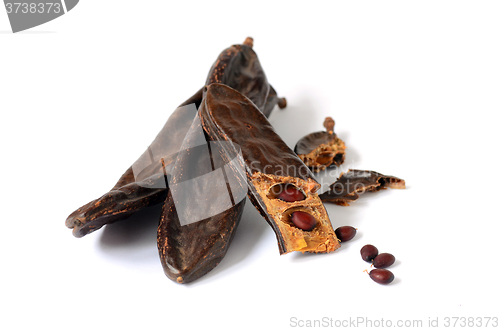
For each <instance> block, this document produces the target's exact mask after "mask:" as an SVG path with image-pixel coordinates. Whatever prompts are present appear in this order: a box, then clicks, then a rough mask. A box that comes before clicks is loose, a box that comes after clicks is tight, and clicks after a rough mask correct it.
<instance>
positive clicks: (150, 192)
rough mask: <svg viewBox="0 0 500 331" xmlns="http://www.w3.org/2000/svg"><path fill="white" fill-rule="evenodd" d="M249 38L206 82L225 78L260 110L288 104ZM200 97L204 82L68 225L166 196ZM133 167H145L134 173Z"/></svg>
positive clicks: (106, 218) (81, 228) (119, 215)
mask: <svg viewBox="0 0 500 331" xmlns="http://www.w3.org/2000/svg"><path fill="white" fill-rule="evenodd" d="M249 39H250V38H247V40H246V41H245V43H244V44H242V45H233V46H231V47H229V48H227V49H225V50H224V51H223V52H222V53H221V54H220V55H219V57H218V58H217V60H216V61H215V63H214V65H213V66H212V68H211V69H210V72H209V75H208V78H207V82H206V83H211V82H218V83H224V84H228V85H229V86H232V87H233V88H235V89H236V90H239V91H244V93H247V94H248V95H249V96H250V98H251V100H252V101H253V102H254V103H255V105H256V106H257V107H259V109H260V110H261V111H263V112H265V113H267V115H269V114H270V112H271V110H272V109H273V108H274V106H275V105H276V104H280V107H281V106H282V105H283V104H284V99H279V98H278V97H277V95H276V91H275V90H274V89H273V88H272V87H271V86H270V85H269V83H268V81H267V78H266V76H265V74H264V71H263V70H262V67H261V66H260V62H259V60H258V58H257V55H256V53H255V52H254V51H253V49H252V43H251V40H250V42H249ZM202 98H203V88H202V89H200V90H199V91H198V92H196V93H195V94H194V95H193V96H192V97H190V98H189V99H188V100H186V101H185V102H184V103H182V104H181V105H180V106H179V108H177V109H176V111H175V112H174V113H173V114H172V115H171V116H170V117H169V119H168V120H167V122H166V123H165V126H164V127H163V128H162V130H161V131H160V133H159V134H158V136H157V137H156V138H155V140H154V141H153V142H152V144H151V145H150V147H149V148H148V150H147V151H145V152H144V153H143V154H142V155H141V157H139V159H137V161H136V162H135V163H134V164H133V165H132V166H131V167H130V168H129V169H128V170H127V171H126V172H125V173H124V174H123V175H122V176H121V177H120V179H119V180H118V182H117V183H116V184H115V186H114V187H113V188H112V189H111V190H110V191H109V192H107V193H106V194H104V195H103V196H101V197H100V198H98V199H96V200H93V201H91V202H89V203H87V204H86V205H84V206H82V207H80V208H78V209H77V210H75V211H74V212H73V213H72V214H71V215H69V216H68V218H67V220H66V226H67V227H69V228H71V229H73V235H74V236H75V237H83V236H85V235H86V234H88V233H91V232H93V231H95V230H98V229H99V228H101V227H102V226H103V225H105V224H109V223H113V222H116V221H121V220H125V219H127V218H128V217H130V216H131V215H132V214H134V213H135V212H137V211H139V210H141V209H144V208H146V207H149V206H152V205H155V204H158V203H160V202H162V201H164V200H165V198H166V197H167V193H168V187H167V186H168V184H167V181H166V178H165V176H166V175H167V174H168V173H169V171H170V169H171V168H172V163H173V162H174V161H175V159H176V157H177V154H178V152H179V150H180V148H181V145H182V143H183V141H184V138H185V136H186V133H187V132H188V130H189V128H190V126H191V123H192V121H193V118H194V117H195V115H196V113H197V108H198V107H199V105H200V103H201V100H202ZM190 105H191V106H190ZM192 105H194V106H192ZM151 151H154V161H155V162H152V161H151V157H150V155H151ZM133 169H141V171H140V172H139V173H134V171H133Z"/></svg>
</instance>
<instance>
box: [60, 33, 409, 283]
mask: <svg viewBox="0 0 500 331" xmlns="http://www.w3.org/2000/svg"><path fill="white" fill-rule="evenodd" d="M276 105H277V106H278V107H279V108H285V107H286V100H285V99H284V98H280V97H278V94H277V93H276V91H275V89H274V88H273V87H272V86H271V85H270V84H269V82H268V81H267V78H266V75H265V73H264V70H263V69H262V66H261V64H260V62H259V59H258V57H257V54H256V53H255V52H254V50H253V39H252V38H247V39H246V40H245V41H244V43H243V44H241V45H233V46H231V47H229V48H227V49H225V50H224V51H222V53H221V54H220V55H219V57H218V58H217V60H216V61H215V63H214V64H213V66H212V68H211V69H210V71H209V73H208V78H207V80H206V82H205V85H204V86H203V87H202V88H201V89H200V90H198V91H197V92H196V93H195V94H194V95H193V96H192V97H190V98H189V99H187V100H186V101H185V102H184V103H182V104H181V105H180V106H179V107H178V108H177V109H176V110H175V111H174V112H173V113H172V115H171V116H170V117H169V118H168V120H167V122H166V123H165V126H164V127H163V129H162V130H161V131H160V133H159V134H158V136H157V137H156V138H155V140H154V141H153V142H152V143H151V145H150V146H149V147H148V149H147V150H146V151H145V152H144V153H143V154H142V155H141V156H140V157H139V158H138V159H137V161H136V162H134V164H133V165H132V166H131V167H130V168H128V169H127V171H125V173H124V174H123V175H122V176H121V177H120V179H119V180H118V182H117V183H116V185H115V186H114V187H113V188H112V189H111V190H110V191H109V192H107V193H105V194H104V195H103V196H101V197H100V198H98V199H96V200H93V201H91V202H89V203H87V204H86V205H84V206H82V207H80V208H78V209H77V210H76V211H74V212H73V213H72V214H71V215H69V217H68V218H67V220H66V226H67V227H69V228H71V229H73V235H74V236H76V237H83V236H85V235H86V234H89V233H91V232H93V231H96V230H98V229H100V228H101V227H102V226H103V225H105V224H109V223H113V222H117V221H122V220H125V219H127V218H128V217H130V216H131V215H133V214H134V213H136V212H138V211H139V210H142V209H144V208H147V207H149V206H153V205H156V204H159V203H163V208H162V212H161V217H160V221H159V226H158V233H157V243H158V251H159V255H160V260H161V263H162V266H163V269H164V271H165V274H166V275H167V276H168V278H170V279H171V280H173V281H175V282H178V283H188V282H192V281H194V280H196V279H198V278H200V277H202V276H203V275H205V274H206V273H208V272H209V271H210V270H212V269H213V268H215V267H216V266H217V264H218V263H219V262H220V261H221V260H222V259H223V258H224V256H225V254H226V252H227V250H228V248H229V245H230V243H231V240H232V238H233V236H234V234H235V231H236V228H237V226H238V224H239V222H240V219H241V216H242V213H243V208H244V205H245V201H246V199H245V197H246V196H248V197H249V200H250V201H251V202H252V204H253V205H254V206H255V207H256V208H257V209H258V211H259V212H260V214H261V215H262V216H263V217H264V219H265V220H266V221H267V222H268V223H269V225H270V226H271V227H272V229H273V230H274V232H275V234H276V238H277V241H278V247H279V251H280V254H286V253H289V252H292V251H299V252H313V253H329V252H333V251H335V250H336V249H338V248H339V247H340V242H341V241H346V240H349V239H351V238H352V237H351V238H349V231H351V232H352V230H349V229H347V230H346V229H343V230H342V229H340V228H339V229H337V230H338V231H337V233H336V231H334V230H333V228H332V225H331V223H330V219H329V217H328V214H327V212H326V209H325V207H324V206H323V203H324V202H330V203H335V204H338V205H343V206H348V205H349V203H351V202H353V201H355V200H357V199H358V198H359V195H360V193H363V192H367V191H379V190H381V189H385V188H388V187H390V188H404V187H405V182H404V180H402V179H399V178H396V177H393V176H385V175H382V174H380V173H377V172H374V171H365V170H352V169H351V170H349V171H348V172H346V173H342V174H341V175H340V178H338V180H337V181H336V182H335V183H333V184H332V185H331V186H330V187H329V189H328V191H326V192H324V193H322V194H318V193H317V192H318V190H319V189H320V184H319V183H318V182H317V181H316V180H315V178H314V175H313V171H314V172H319V171H322V170H324V169H326V168H327V167H334V166H339V165H341V164H342V163H343V162H344V158H345V149H346V146H345V144H344V142H343V141H342V140H341V139H339V138H338V137H337V135H336V134H335V133H334V125H335V122H334V121H333V119H331V118H327V119H326V120H325V123H324V126H325V129H326V130H325V131H321V132H315V133H311V134H309V135H307V136H305V137H303V138H302V139H300V140H299V141H298V143H297V145H296V146H295V149H294V150H291V149H290V148H289V147H288V146H287V145H286V144H285V143H284V142H283V140H282V139H281V138H280V136H279V135H278V134H277V133H276V132H275V131H274V129H273V127H272V125H271V124H270V123H269V121H268V120H267V117H269V115H270V114H271V111H272V110H273V108H274V107H275V106H276ZM193 201H196V203H193ZM354 233H355V232H354ZM338 237H340V238H338ZM372 278H373V277H372Z"/></svg>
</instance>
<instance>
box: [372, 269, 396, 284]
mask: <svg viewBox="0 0 500 331" xmlns="http://www.w3.org/2000/svg"><path fill="white" fill-rule="evenodd" d="M369 275H370V278H371V279H373V281H374V282H376V283H379V284H383V285H387V284H389V283H391V282H392V281H393V280H394V274H393V273H392V272H390V271H389V270H387V269H373V270H372V271H370V273H369Z"/></svg>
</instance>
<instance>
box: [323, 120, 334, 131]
mask: <svg viewBox="0 0 500 331" xmlns="http://www.w3.org/2000/svg"><path fill="white" fill-rule="evenodd" d="M323 126H324V127H325V129H326V131H327V132H328V133H329V134H332V133H333V127H334V126H335V121H334V120H333V118H331V117H327V118H325V122H324V123H323Z"/></svg>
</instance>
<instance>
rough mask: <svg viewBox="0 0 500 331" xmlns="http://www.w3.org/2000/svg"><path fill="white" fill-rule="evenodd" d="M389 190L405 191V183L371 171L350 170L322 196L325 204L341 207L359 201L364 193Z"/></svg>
mask: <svg viewBox="0 0 500 331" xmlns="http://www.w3.org/2000/svg"><path fill="white" fill-rule="evenodd" d="M387 188H395V189H404V188H405V181H404V180H402V179H400V178H397V177H394V176H386V175H382V174H379V173H378V172H375V171H369V170H355V169H354V170H353V169H350V170H349V171H348V172H346V173H342V174H341V175H340V178H339V179H337V181H336V182H335V183H333V184H332V185H330V187H329V189H328V191H326V192H324V193H323V194H320V195H319V197H320V198H321V200H322V201H324V202H332V203H334V204H337V205H340V206H349V203H350V202H352V201H356V200H358V199H359V195H360V194H362V193H364V192H375V191H380V190H385V189H387Z"/></svg>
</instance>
